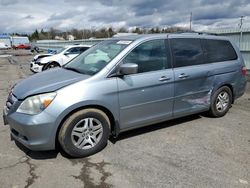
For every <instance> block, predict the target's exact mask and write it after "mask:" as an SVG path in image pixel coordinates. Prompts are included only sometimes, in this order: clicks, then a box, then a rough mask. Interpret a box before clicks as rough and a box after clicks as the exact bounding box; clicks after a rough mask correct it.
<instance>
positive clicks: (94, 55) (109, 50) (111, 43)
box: [63, 40, 132, 75]
mask: <svg viewBox="0 0 250 188" xmlns="http://www.w3.org/2000/svg"><path fill="white" fill-rule="evenodd" d="M131 42H132V41H127V40H126V41H124V40H106V41H103V42H100V43H98V44H97V45H95V46H93V47H92V48H90V49H88V50H86V51H85V52H83V53H82V54H81V55H79V56H78V57H76V58H75V59H73V60H72V61H70V62H69V63H68V64H66V65H65V66H64V67H63V68H65V69H69V70H72V71H75V72H79V73H83V74H88V75H94V74H96V73H97V72H99V71H100V70H102V69H103V68H104V67H105V66H106V65H107V64H108V63H109V62H110V61H111V60H113V59H114V58H115V57H116V56H117V55H118V54H119V53H120V52H121V51H122V50H123V49H125V48H126V47H127V46H128V45H129V44H130V43H131Z"/></svg>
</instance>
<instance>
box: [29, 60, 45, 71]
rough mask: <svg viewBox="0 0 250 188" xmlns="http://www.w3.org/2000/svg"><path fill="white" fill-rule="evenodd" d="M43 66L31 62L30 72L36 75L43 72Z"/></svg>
mask: <svg viewBox="0 0 250 188" xmlns="http://www.w3.org/2000/svg"><path fill="white" fill-rule="evenodd" d="M42 69H43V65H38V64H36V63H35V62H34V61H31V62H30V70H31V71H32V72H34V73H38V72H42Z"/></svg>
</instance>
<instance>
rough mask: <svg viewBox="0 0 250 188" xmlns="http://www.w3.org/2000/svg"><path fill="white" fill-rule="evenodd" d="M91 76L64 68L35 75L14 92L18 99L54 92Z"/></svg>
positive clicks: (14, 89)
mask: <svg viewBox="0 0 250 188" xmlns="http://www.w3.org/2000/svg"><path fill="white" fill-rule="evenodd" d="M90 77H91V76H89V75H84V74H80V73H77V72H74V71H71V70H66V69H63V68H55V69H51V70H47V71H44V72H41V73H38V74H34V75H32V76H30V77H28V78H26V79H24V80H22V81H21V82H19V83H18V84H17V85H16V86H15V87H14V88H13V90H12V93H13V94H14V95H15V96H16V97H17V98H18V99H24V98H26V97H28V96H30V95H35V94H40V93H46V92H53V91H56V90H58V89H60V88H62V87H65V86H67V85H69V84H72V83H75V82H78V81H81V80H85V79H87V78H90Z"/></svg>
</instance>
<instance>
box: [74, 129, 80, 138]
mask: <svg viewBox="0 0 250 188" xmlns="http://www.w3.org/2000/svg"><path fill="white" fill-rule="evenodd" d="M72 136H77V137H79V138H80V137H82V133H79V132H76V131H74V130H73V131H72Z"/></svg>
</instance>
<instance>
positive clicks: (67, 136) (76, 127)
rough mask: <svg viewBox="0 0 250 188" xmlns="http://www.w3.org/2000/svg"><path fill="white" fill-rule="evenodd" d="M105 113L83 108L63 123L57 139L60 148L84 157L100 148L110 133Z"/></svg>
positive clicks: (74, 155)
mask: <svg viewBox="0 0 250 188" xmlns="http://www.w3.org/2000/svg"><path fill="white" fill-rule="evenodd" d="M109 127H110V121H109V118H108V117H107V115H106V114H105V113H104V112H103V111H101V110H98V109H84V110H80V111H78V112H76V113H74V114H72V115H71V116H70V117H68V119H66V121H65V122H64V123H63V125H62V127H61V129H60V131H59V135H58V139H59V143H60V145H61V147H62V149H63V150H64V151H65V152H66V153H67V154H68V155H70V156H72V157H86V156H89V155H92V154H95V153H97V152H99V151H100V150H102V149H103V148H104V147H105V146H106V145H107V141H108V138H109V133H110V129H109Z"/></svg>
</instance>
